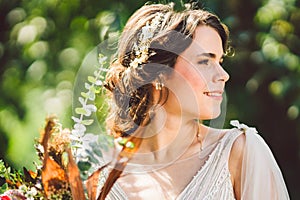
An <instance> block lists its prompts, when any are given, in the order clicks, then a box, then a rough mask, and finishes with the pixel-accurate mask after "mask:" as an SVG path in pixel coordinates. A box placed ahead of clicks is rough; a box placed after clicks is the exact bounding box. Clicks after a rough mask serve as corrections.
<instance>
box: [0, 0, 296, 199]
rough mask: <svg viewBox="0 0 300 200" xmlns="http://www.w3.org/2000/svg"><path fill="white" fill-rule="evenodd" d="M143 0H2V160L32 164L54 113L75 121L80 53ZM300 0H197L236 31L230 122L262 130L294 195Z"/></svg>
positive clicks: (66, 123) (230, 63) (67, 123)
mask: <svg viewBox="0 0 300 200" xmlns="http://www.w3.org/2000/svg"><path fill="white" fill-rule="evenodd" d="M153 2H156V1H153ZM163 2H164V1H163ZM175 2H176V1H175ZM144 3H146V1H135V0H125V1H118V0H109V1H107V0H63V1H62V0H24V1H18V0H0V58H1V60H0V82H1V86H0V94H1V98H0V150H1V151H0V159H4V160H5V161H6V162H8V163H9V164H11V165H12V166H14V167H15V168H21V167H22V166H26V167H29V168H30V167H32V166H33V164H32V163H33V160H36V159H37V156H36V155H35V153H34V152H35V151H34V148H33V142H34V139H35V138H37V137H38V136H39V130H40V129H41V128H42V127H43V123H44V118H45V117H46V116H47V115H48V114H51V113H55V114H57V115H58V117H59V118H60V120H61V121H62V123H63V124H64V126H65V127H71V126H72V122H71V120H70V117H71V115H72V109H71V106H72V92H73V86H74V81H75V78H76V74H77V70H78V69H79V67H80V65H81V62H82V60H83V59H84V57H85V56H86V55H87V54H88V53H89V52H90V51H91V50H92V49H93V48H94V47H95V46H97V44H99V43H100V42H101V41H103V40H104V39H106V38H107V37H108V36H110V35H113V34H118V33H119V31H120V30H121V29H122V27H123V25H124V24H125V22H126V20H127V19H128V17H129V16H130V15H131V14H132V13H133V12H134V10H136V9H137V8H138V7H140V6H141V5H143V4H144ZM299 4H300V1H299V0H252V1H238V0H228V1H222V0H210V1H208V0H203V1H201V2H200V3H199V5H201V7H204V8H206V9H207V10H209V11H212V12H214V13H216V14H217V15H218V16H220V18H221V19H222V20H223V22H225V23H226V24H227V25H228V26H229V28H230V31H231V40H232V42H231V45H232V46H233V47H234V49H235V56H234V57H233V58H229V59H227V60H226V61H225V63H224V65H225V66H224V67H225V68H226V70H227V71H228V72H229V73H230V75H231V79H230V81H229V82H228V84H227V89H226V92H227V96H228V105H227V113H226V122H227V123H226V124H228V121H229V120H230V119H239V120H240V121H241V122H244V123H246V124H248V125H251V126H256V127H257V129H258V130H259V132H260V133H261V135H262V136H263V137H264V138H265V140H266V142H267V143H268V144H269V146H270V148H271V149H272V151H273V153H274V155H275V157H276V159H277V161H278V163H279V165H280V167H281V169H282V172H283V174H284V177H285V179H286V183H287V186H288V189H289V191H290V194H291V198H292V199H299V198H300V190H299V187H298V180H299V178H300V173H299V169H300V166H299V153H300V152H299V143H300V138H299V137H300V115H299V112H300V111H299V109H300V64H299V63H300V62H299V60H300V38H299V35H300V8H299ZM177 5H180V2H179V1H177ZM261 164H262V165H263V163H261ZM297 187H298V188H297Z"/></svg>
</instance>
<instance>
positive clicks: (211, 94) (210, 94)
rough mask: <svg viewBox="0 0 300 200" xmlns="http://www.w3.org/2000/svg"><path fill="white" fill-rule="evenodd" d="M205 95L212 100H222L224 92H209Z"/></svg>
mask: <svg viewBox="0 0 300 200" xmlns="http://www.w3.org/2000/svg"><path fill="white" fill-rule="evenodd" d="M204 94H205V95H206V96H208V97H212V98H218V99H220V98H222V94H223V91H209V92H204Z"/></svg>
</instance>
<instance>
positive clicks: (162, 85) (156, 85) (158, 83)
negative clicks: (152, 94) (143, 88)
mask: <svg viewBox="0 0 300 200" xmlns="http://www.w3.org/2000/svg"><path fill="white" fill-rule="evenodd" d="M163 87H164V84H163V83H161V82H156V83H155V89H156V90H162V88H163Z"/></svg>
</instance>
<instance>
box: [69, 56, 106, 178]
mask: <svg viewBox="0 0 300 200" xmlns="http://www.w3.org/2000/svg"><path fill="white" fill-rule="evenodd" d="M98 62H99V67H97V69H96V70H95V71H94V73H93V76H88V77H87V82H85V83H84V85H85V89H86V91H85V92H81V94H80V95H81V96H80V97H79V98H78V101H79V102H80V107H77V108H75V113H76V114H77V115H78V116H77V117H75V116H72V119H73V121H74V122H75V124H74V126H73V130H72V133H71V136H70V138H71V141H72V150H73V155H74V157H75V158H76V161H77V164H78V167H79V168H80V171H81V173H82V175H83V178H84V179H85V178H87V175H88V173H89V172H92V171H93V170H94V169H96V168H97V167H98V165H99V158H101V157H102V152H101V150H100V149H99V147H101V146H103V145H102V144H101V142H103V140H106V139H107V138H105V137H103V134H102V135H101V134H97V135H96V134H94V133H86V132H87V126H90V125H92V124H93V123H94V119H93V118H92V117H93V116H92V114H93V113H95V112H96V111H97V107H96V106H95V99H96V95H97V94H98V93H100V92H101V90H102V88H103V80H104V74H105V73H106V72H107V68H106V67H105V66H106V64H107V57H105V56H103V55H102V54H99V59H98Z"/></svg>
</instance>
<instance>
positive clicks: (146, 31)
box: [129, 13, 163, 68]
mask: <svg viewBox="0 0 300 200" xmlns="http://www.w3.org/2000/svg"><path fill="white" fill-rule="evenodd" d="M162 21H163V14H162V13H158V14H157V16H156V17H155V18H154V19H153V20H152V21H151V22H149V21H148V22H147V23H146V25H145V26H144V27H143V28H142V32H141V34H140V37H139V40H138V42H139V43H138V44H137V43H135V44H134V46H133V50H134V52H135V58H134V59H133V60H132V61H131V62H130V64H129V65H130V67H133V68H137V67H139V66H140V65H141V64H143V63H146V62H147V60H148V58H149V56H151V55H154V54H155V53H151V54H149V47H150V41H151V38H153V37H154V34H155V31H156V30H157V28H158V27H159V26H160V25H161V23H162Z"/></svg>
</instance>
